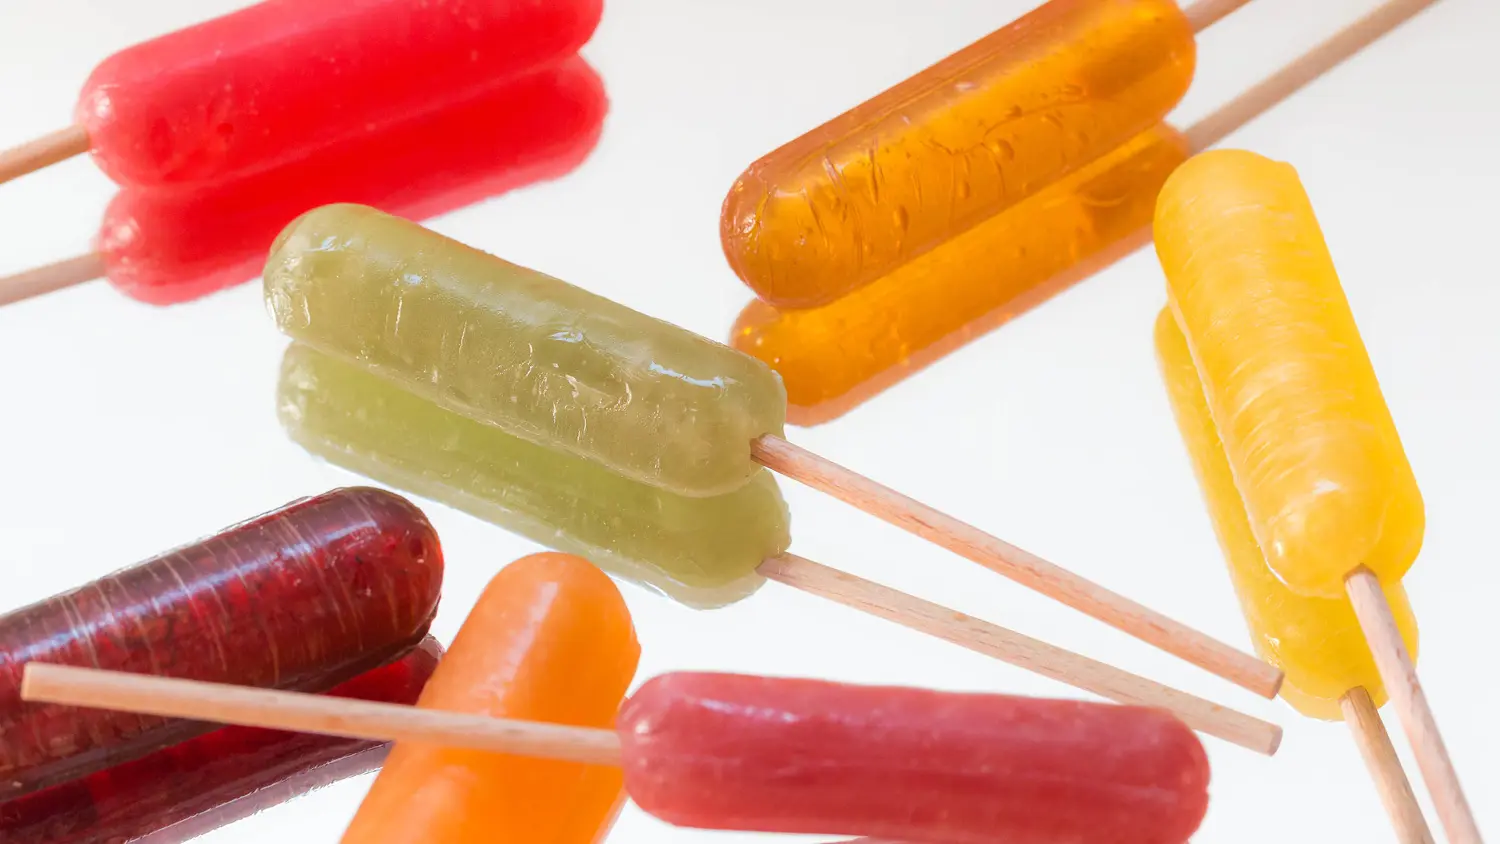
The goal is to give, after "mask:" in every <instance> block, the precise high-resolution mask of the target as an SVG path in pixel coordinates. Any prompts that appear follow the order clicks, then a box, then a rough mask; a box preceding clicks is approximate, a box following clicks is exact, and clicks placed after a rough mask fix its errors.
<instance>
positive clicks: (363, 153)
mask: <svg viewBox="0 0 1500 844" xmlns="http://www.w3.org/2000/svg"><path fill="white" fill-rule="evenodd" d="M607 108H608V103H607V101H606V99H605V95H604V88H603V85H602V83H601V82H600V80H599V76H598V75H597V74H596V73H594V71H593V69H592V68H590V67H589V66H588V64H587V63H586V62H584V61H583V59H580V58H576V57H574V58H570V59H566V60H564V61H563V62H561V63H560V64H557V65H555V66H552V67H549V68H548V69H546V70H543V71H539V72H537V73H533V74H531V75H529V76H525V77H522V78H519V79H515V80H509V81H506V82H503V83H496V84H493V85H490V86H489V87H488V88H485V89H483V90H480V91H477V92H476V93H475V94H474V95H473V96H471V97H469V98H468V99H465V100H462V101H455V102H452V103H448V104H447V105H445V106H443V107H442V108H440V109H438V110H436V111H430V112H425V113H423V114H422V115H420V116H418V117H415V118H412V119H410V120H406V121H403V122H401V123H399V124H397V125H395V126H392V127H390V128H388V129H387V130H386V131H383V132H379V133H374V134H368V135H360V136H357V137H354V138H349V139H346V140H344V141H341V142H339V143H337V144H334V145H332V146H330V147H327V148H325V149H322V150H319V151H318V152H316V153H314V154H312V155H310V156H308V157H306V158H304V159H302V160H300V161H296V162H292V163H290V164H288V165H286V166H283V167H279V168H276V169H275V170H271V171H268V172H265V173H261V174H258V175H256V176H254V177H253V178H248V179H243V180H240V181H238V182H236V183H234V184H232V185H227V186H224V187H222V188H219V189H217V190H212V191H194V192H189V193H169V194H166V195H163V194H162V193H161V192H160V191H152V190H141V189H131V188H127V189H125V190H122V191H121V192H120V193H119V194H117V195H116V196H115V198H114V200H113V201H112V202H110V204H109V208H108V209H107V210H106V211H105V214H104V222H103V223H102V225H101V226H100V229H99V236H98V238H97V240H96V241H95V248H96V249H97V250H98V251H99V254H100V256H101V257H102V258H103V260H104V264H105V274H106V276H107V277H108V279H109V281H110V283H111V284H113V285H114V286H115V287H117V288H119V289H120V290H121V291H122V292H124V293H125V294H126V295H128V296H132V297H134V298H136V299H140V300H142V301H145V302H149V303H152V304H174V303H177V302H183V301H187V300H189V299H193V298H196V297H199V296H202V295H204V294H207V293H211V292H213V291H215V290H219V289H221V288H224V287H228V286H230V285H234V284H239V283H241V282H244V281H247V280H249V279H251V278H254V277H256V276H257V275H258V274H259V273H260V271H261V268H262V267H264V266H265V263H266V252H267V251H268V250H269V249H270V247H271V243H272V242H273V241H274V240H275V239H276V235H278V234H280V233H281V230H282V229H283V228H285V227H286V224H287V223H290V222H291V221H292V220H294V219H296V218H297V216H298V215H299V214H301V213H303V212H304V211H307V210H309V209H311V208H316V207H318V206H320V205H325V204H327V203H330V202H360V203H364V204H366V205H373V206H375V207H378V208H381V209H383V210H385V211H388V212H390V213H392V214H396V215H399V216H402V217H406V218H408V219H423V218H426V217H433V216H436V215H439V214H443V213H446V212H449V211H452V210H454V209H457V208H461V207H463V206H465V205H469V204H471V203H474V202H477V201H479V200H481V199H484V198H487V197H491V196H495V195H497V194H501V193H504V192H506V191H509V190H512V189H514V188H516V187H519V186H521V185H525V184H528V183H531V182H535V181H538V180H542V179H550V178H555V177H557V176H561V175H563V174H564V173H566V172H568V171H569V170H571V169H572V168H573V167H575V166H577V165H578V163H579V162H580V161H582V160H583V158H584V157H585V156H586V155H587V154H588V153H589V151H590V150H592V149H593V147H594V144H595V142H596V141H597V140H598V137H599V132H600V129H601V128H602V126H603V123H604V113H605V111H606V110H607Z"/></svg>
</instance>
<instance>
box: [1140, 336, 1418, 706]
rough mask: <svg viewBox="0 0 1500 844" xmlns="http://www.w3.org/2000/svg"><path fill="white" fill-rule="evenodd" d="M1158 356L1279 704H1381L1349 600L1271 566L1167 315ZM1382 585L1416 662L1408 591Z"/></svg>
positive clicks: (1189, 360)
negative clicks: (1277, 685) (1361, 693)
mask: <svg viewBox="0 0 1500 844" xmlns="http://www.w3.org/2000/svg"><path fill="white" fill-rule="evenodd" d="M1156 355H1157V360H1158V362H1159V364H1160V366H1161V371H1162V380H1163V381H1164V382H1165V384H1166V386H1167V393H1168V396H1169V397H1170V398H1171V404H1172V412H1173V415H1174V416H1175V417H1176V420H1177V426H1178V429H1179V430H1180V431H1181V433H1182V439H1183V442H1184V443H1185V444H1186V446H1187V451H1188V454H1189V456H1190V457H1191V458H1192V462H1193V469H1194V471H1195V473H1196V474H1197V477H1198V485H1199V487H1200V488H1201V489H1202V490H1203V499H1204V503H1205V505H1206V506H1207V508H1208V512H1209V515H1210V516H1211V517H1212V521H1213V526H1214V532H1215V534H1216V535H1217V536H1218V539H1219V546H1220V547H1221V548H1222V550H1223V552H1224V560H1225V562H1226V564H1227V565H1228V567H1229V574H1230V579H1231V581H1232V582H1233V584H1234V590H1235V594H1236V595H1237V596H1238V597H1239V602H1240V610H1241V611H1242V612H1243V613H1244V616H1245V623H1246V625H1247V626H1248V627H1249V628H1250V638H1251V640H1252V641H1253V642H1254V644H1255V652H1256V653H1258V654H1260V656H1261V658H1262V659H1264V660H1266V661H1267V662H1270V663H1273V664H1275V665H1277V666H1279V667H1280V668H1281V670H1283V671H1285V672H1286V682H1285V683H1283V684H1282V686H1281V697H1283V698H1285V699H1286V701H1287V702H1288V703H1290V704H1291V705H1292V706H1293V707H1294V708H1295V709H1296V710H1297V711H1298V712H1301V713H1302V714H1304V715H1309V716H1311V717H1313V718H1322V719H1325V720H1338V719H1339V718H1341V717H1342V710H1341V708H1340V706H1339V699H1340V698H1342V697H1343V696H1344V694H1345V693H1346V692H1348V691H1349V690H1350V689H1352V688H1354V687H1356V686H1362V687H1364V688H1365V689H1366V690H1367V691H1369V693H1370V697H1371V698H1372V699H1373V700H1374V701H1375V705H1376V706H1383V705H1384V704H1385V700H1386V693H1385V686H1384V685H1383V684H1382V683H1381V681H1380V673H1379V671H1377V670H1376V668H1375V658H1374V657H1373V656H1371V654H1370V646H1369V645H1368V644H1367V643H1366V642H1365V637H1364V633H1362V632H1361V631H1360V629H1359V621H1358V619H1356V618H1355V617H1354V607H1353V606H1351V605H1350V603H1349V598H1348V596H1345V595H1339V596H1337V597H1332V598H1325V597H1322V596H1314V595H1299V594H1297V593H1296V592H1294V591H1293V590H1292V589H1291V588H1289V587H1288V586H1287V585H1286V583H1285V582H1283V581H1282V580H1281V579H1280V578H1279V577H1277V575H1276V572H1275V571H1273V570H1271V568H1270V567H1269V566H1268V565H1267V564H1266V558H1265V555H1264V554H1263V553H1262V552H1261V549H1260V544H1259V543H1258V542H1256V540H1255V536H1254V534H1253V532H1252V531H1251V527H1250V523H1249V521H1248V519H1247V517H1246V516H1245V505H1244V503H1243V502H1242V500H1241V499H1240V493H1239V490H1238V489H1237V488H1236V487H1235V484H1234V476H1233V474H1232V473H1231V470H1230V468H1229V464H1228V462H1227V461H1226V458H1225V457H1224V448H1223V446H1222V445H1221V444H1220V442H1219V434H1218V430H1217V429H1216V428H1215V427H1214V420H1213V417H1212V416H1211V415H1210V414H1209V410H1208V407H1207V405H1206V404H1205V403H1204V398H1203V387H1202V385H1201V384H1200V383H1199V381H1198V371H1197V369H1196V368H1195V367H1194V366H1193V359H1192V357H1191V356H1190V355H1189V353H1188V348H1187V343H1186V341H1185V340H1184V339H1183V337H1182V332H1181V331H1180V330H1179V329H1178V328H1177V323H1176V322H1175V321H1174V320H1173V318H1172V314H1171V312H1170V311H1166V310H1163V311H1162V313H1161V315H1160V316H1159V317H1158V318H1157V320H1156ZM1382 586H1383V588H1384V591H1385V595H1386V599H1387V601H1389V602H1390V605H1391V611H1392V612H1393V613H1394V615H1395V616H1396V620H1397V623H1398V624H1399V625H1400V627H1401V633H1402V638H1404V639H1405V640H1406V645H1407V649H1408V650H1409V651H1410V652H1411V653H1412V655H1413V656H1415V655H1416V653H1417V619H1416V616H1415V615H1413V613H1412V610H1411V603H1410V602H1409V601H1408V600H1407V597H1406V590H1405V589H1404V588H1403V587H1402V586H1401V583H1400V582H1399V581H1396V582H1392V583H1386V584H1382Z"/></svg>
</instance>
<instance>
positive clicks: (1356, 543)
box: [1153, 150, 1425, 598]
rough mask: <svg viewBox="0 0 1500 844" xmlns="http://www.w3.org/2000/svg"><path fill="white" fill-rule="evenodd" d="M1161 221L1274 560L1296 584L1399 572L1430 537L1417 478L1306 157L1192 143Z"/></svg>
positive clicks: (1226, 439) (1249, 500)
mask: <svg viewBox="0 0 1500 844" xmlns="http://www.w3.org/2000/svg"><path fill="white" fill-rule="evenodd" d="M1153 230H1154V232H1155V238H1156V253H1157V256H1158V257H1159V258H1160V259H1161V265H1162V269H1163V270H1164V271H1165V272H1166V276H1167V288H1168V301H1169V303H1170V304H1171V307H1172V312H1173V315H1174V316H1175V317H1176V320H1177V325H1178V326H1179V327H1180V328H1181V329H1182V333H1183V335H1184V336H1185V337H1186V338H1187V344H1188V348H1189V349H1190V350H1191V351H1192V356H1193V362H1194V364H1195V365H1196V366H1197V368H1198V378H1199V380H1200V381H1201V382H1202V384H1203V392H1204V394H1205V395H1206V396H1207V398H1208V406H1209V409H1210V411H1211V412H1212V415H1213V420H1214V424H1215V425H1216V426H1217V428H1218V431H1219V436H1220V438H1221V439H1222V440H1223V443H1224V453H1225V455H1226V456H1227V457H1228V458H1229V465H1230V467H1231V468H1232V469H1233V472H1234V482H1235V486H1236V487H1237V488H1238V489H1239V491H1240V496H1241V498H1242V499H1244V502H1245V511H1246V513H1247V514H1248V515H1249V517H1250V526H1251V528H1252V529H1253V530H1254V532H1255V538H1256V540H1257V541H1258V542H1259V543H1260V547H1261V550H1262V551H1264V552H1265V555H1266V562H1267V563H1268V564H1269V565H1270V566H1271V568H1272V569H1273V570H1274V571H1275V572H1276V574H1277V575H1278V576H1279V577H1280V578H1281V579H1282V580H1283V581H1285V582H1286V584H1287V585H1288V586H1289V587H1291V589H1292V590H1293V591H1295V592H1297V593H1299V594H1302V595H1314V596H1318V597H1323V598H1338V597H1341V596H1342V595H1343V594H1344V578H1345V577H1346V576H1347V575H1349V573H1350V572H1353V571H1355V570H1356V569H1358V568H1359V567H1360V566H1364V567H1366V568H1368V569H1369V570H1370V571H1372V572H1374V573H1375V574H1376V575H1377V576H1378V577H1379V578H1380V579H1381V580H1382V581H1383V582H1385V583H1395V582H1397V581H1399V580H1400V579H1401V576H1402V575H1403V574H1405V573H1406V570H1407V569H1409V568H1410V567H1411V565H1412V563H1413V562H1414V561H1415V560H1416V556H1417V552H1418V551H1419V550H1420V549H1421V547H1422V533H1423V527H1424V524H1425V518H1424V511H1423V505H1422V493H1421V492H1420V491H1418V489H1417V482H1416V478H1415V477H1414V476H1413V475H1412V470H1411V465H1410V464H1409V463H1408V462H1407V459H1406V453H1405V452H1404V451H1403V449H1402V447H1401V438H1400V436H1398V435H1397V433H1396V425H1395V423H1394V422H1393V421H1392V420H1391V413H1390V410H1389V408H1387V407H1386V404H1385V399H1384V397H1383V396H1382V395H1381V392H1380V384H1379V383H1378V382H1377V380H1376V378H1375V369H1374V367H1373V366H1372V365H1371V363H1370V356H1369V354H1368V353H1367V352H1366V351H1365V346H1364V342H1363V341H1362V340H1361V339H1360V336H1359V328H1358V327H1357V326H1356V325H1355V324H1354V314H1353V312H1352V311H1351V310H1350V309H1349V302H1348V300H1347V299H1346V298H1345V296H1344V290H1343V287H1341V286H1340V284H1339V278H1338V273H1337V272H1336V271H1335V270H1334V266H1333V258H1332V256H1331V255H1330V254H1329V252H1328V244H1327V243H1325V242H1324V240H1323V231H1322V229H1321V228H1320V227H1319V226H1318V220H1317V218H1316V217H1315V216H1314V214H1313V208H1312V203H1311V201H1310V200H1309V199H1308V196H1307V193H1306V191H1304V190H1303V188H1302V182H1301V180H1299V179H1298V178H1297V171H1296V170H1294V169H1292V167H1291V166H1290V165H1287V164H1283V163H1281V162H1277V161H1272V160H1270V159H1268V158H1263V157H1261V156H1259V155H1256V154H1254V153H1250V152H1243V151H1240V150H1215V151H1212V152H1206V153H1202V154H1200V155H1197V156H1194V157H1193V158H1192V160H1190V161H1188V162H1187V163H1186V164H1184V165H1183V166H1182V167H1180V168H1178V170H1177V172H1176V173H1174V174H1172V177H1171V178H1170V179H1168V180H1167V183H1166V184H1165V185H1164V186H1163V187H1162V190H1161V196H1160V198H1159V199H1158V200H1157V205H1156V217H1155V222H1154V226H1153Z"/></svg>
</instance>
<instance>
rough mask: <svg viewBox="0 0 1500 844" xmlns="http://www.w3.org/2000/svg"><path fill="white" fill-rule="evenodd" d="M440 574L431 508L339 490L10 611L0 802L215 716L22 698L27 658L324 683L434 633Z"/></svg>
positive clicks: (0, 651)
mask: <svg viewBox="0 0 1500 844" xmlns="http://www.w3.org/2000/svg"><path fill="white" fill-rule="evenodd" d="M442 574H443V564H442V552H441V550H439V547H438V540H437V535H436V534H435V533H434V532H433V530H432V526H431V525H430V524H428V522H427V519H426V517H425V516H423V515H422V512H421V511H420V510H418V509H417V508H416V507H415V506H414V505H412V504H411V503H410V502H409V501H407V500H406V499H404V498H401V497H400V496H397V495H392V494H391V493H388V492H383V491H381V490H376V489H367V488H352V489H341V490H335V491H333V492H330V493H326V494H324V495H320V496H318V497H316V498H308V499H302V500H300V501H296V502H293V503H291V504H288V505H287V506H285V507H283V508H281V509H280V510H277V511H275V512H272V513H269V514H267V515H264V516H261V517H259V518H256V519H253V520H251V521H249V522H245V523H243V524H241V525H238V526H236V527H232V528H229V529H228V530H225V531H223V532H221V533H219V534H217V535H215V536H212V537H209V538H208V539H204V540H202V541H200V542H197V543H194V544H192V545H187V546H183V547H182V548H179V549H177V550H175V551H170V552H168V553H166V554H162V555H161V556H158V557H154V558H152V559H150V560H147V561H145V562H143V563H139V564H137V565H134V566H131V567H130V568H127V569H123V570H121V571H119V572H116V573H114V574H111V575H108V576H106V577H103V578H100V579H99V580H96V581H94V582H93V583H90V584H87V585H85V586H82V587H79V588H78V589H74V590H73V591H71V592H65V593H63V594H61V595H57V596H55V597H52V598H49V599H47V600H45V601H41V602H39V603H36V604H32V605H31V606H29V607H23V608H21V609H18V610H15V611H14V612H11V613H8V614H6V615H4V616H0V736H3V737H4V740H3V741H0V800H8V799H11V798H14V797H19V796H21V795H23V794H27V793H30V792H33V791H36V790H38V789H41V788H46V787H48V786H51V785H56V784H59V783H63V782H67V781H68V780H72V779H76V778H78V777H83V776H87V775H88V774H91V773H94V772H96V771H100V770H103V769H105V768H109V767H112V766H114V765H118V764H120V763H122V762H126V761H129V760H131V759H137V758H139V757H141V756H144V755H146V754H147V753H151V752H153V751H156V750H160V749H161V748H163V747H166V746H168V745H172V744H176V743H178V742H181V741H186V740H187V739H189V738H193V737H195V736H199V735H202V734H203V733H205V732H208V731H209V730H211V729H212V728H213V727H212V725H209V724H203V723H199V722H193V721H182V720H176V719H167V718H157V717H154V716H144V715H133V714H130V713H123V712H111V711H108V710H98V709H81V708H77V707H71V706H57V705H48V704H31V703H25V702H23V701H22V700H21V696H20V692H21V676H22V672H23V669H24V668H25V665H26V663H28V662H32V661H37V662H51V663H60V664H63V665H81V666H85V667H97V668H105V669H110V670H115V671H132V672H136V673H140V674H156V675H165V676H169V677H185V678H188V679H195V680H208V681H213V682H219V683H234V684H238V685H246V686H260V687H265V688H279V689H292V690H297V691H309V692H321V691H327V690H328V689H331V688H333V687H334V686H336V685H338V684H339V683H342V682H344V681H346V680H349V679H351V678H353V677H355V676H356V675H358V674H361V673H363V672H365V671H368V670H370V669H372V668H375V667H377V666H379V665H382V664H384V663H386V662H389V661H390V660H392V659H394V658H395V657H397V656H398V655H400V654H402V653H405V652H406V651H408V650H410V649H411V648H412V647H413V646H415V645H416V644H417V643H418V642H419V641H421V639H422V637H424V636H425V635H426V634H427V628H428V625H429V624H430V623H431V621H432V617H433V614H434V613H435V612H436V611H437V602H438V591H439V588H440V585H441V582H442Z"/></svg>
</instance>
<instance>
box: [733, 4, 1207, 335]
mask: <svg viewBox="0 0 1500 844" xmlns="http://www.w3.org/2000/svg"><path fill="white" fill-rule="evenodd" d="M1195 53H1196V50H1195V46H1194V42H1193V27H1192V25H1191V24H1190V22H1189V20H1188V19H1187V17H1185V16H1184V15H1183V13H1182V11H1181V10H1179V9H1178V7H1177V5H1176V3H1174V2H1173V0H1051V2H1049V3H1046V4H1044V5H1042V6H1041V7H1039V8H1038V9H1036V10H1035V11H1033V12H1031V13H1030V14H1028V15H1025V16H1024V17H1021V18H1020V19H1018V20H1016V21H1015V22H1014V23H1012V24H1010V25H1009V26H1007V27H1004V28H1003V29H1000V30H998V31H996V32H994V33H991V34H990V35H988V36H985V37H984V38H982V39H980V40H979V41H977V42H975V43H974V44H971V45H970V46H968V47H966V48H964V49H963V50H960V51H959V52H957V53H954V54H953V55H951V56H949V57H948V58H946V59H944V60H942V61H941V62H938V63H937V64H935V65H933V66H932V67H929V68H927V69H926V70H924V71H922V72H921V73H918V74H917V75H915V76H913V77H911V78H910V79H907V80H906V81H904V82H901V83H900V84H898V85H896V86H895V87H893V88H891V89H889V90H887V91H885V92H884V93H882V94H879V95H878V96H876V97H874V98H872V99H870V100H868V101H866V102H864V103H862V104H861V105H859V106H856V107H855V108H854V109H852V110H850V111H848V112H845V113H844V114H842V115H840V116H838V117H836V118H834V119H833V120H831V121H829V122H828V123H825V124H823V125H822V126H819V127H818V128H816V129H813V130H812V131H810V132H808V133H807V134H805V135H803V136H802V137H800V138H797V139H796V140H794V141H792V142H790V143H788V144H786V145H785V146H782V147H780V148H779V149H777V150H775V151H774V152H771V153H770V154H768V155H766V156H765V157H764V158H761V159H760V160H759V161H756V162H755V163H753V164H751V165H750V167H749V169H747V170H746V171H745V173H744V174H743V175H741V176H740V177H739V179H738V180H737V181H736V182H735V184H734V186H733V187H732V188H731V189H730V191H729V195H728V197H727V198H726V199H725V200H724V209H723V214H722V217H721V220H720V235H721V238H722V241H723V245H724V254H725V256H726V257H727V258H728V259H729V263H730V266H731V267H733V268H734V270H735V272H736V273H737V274H738V275H739V276H740V278H741V279H743V280H744V281H745V282H746V283H747V284H749V285H750V287H751V288H753V289H754V290H755V292H756V293H757V294H758V295H759V296H760V297H761V298H762V299H764V300H765V301H767V302H769V303H771V304H772V305H776V306H778V307H786V308H806V307H813V306H817V305H824V304H827V303H829V302H831V301H833V300H835V299H837V298H839V297H840V296H843V295H844V294H846V293H849V292H850V291H853V290H856V289H858V288H860V287H863V286H864V285H866V284H869V283H870V282H873V281H875V280H876V279H878V278H881V277H883V276H885V275H887V274H888V273H890V272H892V271H893V270H895V269H896V268H897V267H899V266H901V265H902V264H903V263H905V262H907V261H909V260H911V259H913V258H916V257H917V256H919V255H922V254H923V253H925V252H927V251H928V250H931V249H933V248H934V247H936V246H938V245H939V244H941V243H943V242H944V241H945V240H948V239H949V238H952V237H955V236H958V235H961V234H962V233H963V232H965V231H967V230H968V229H970V228H971V227H973V226H975V225H977V224H979V223H982V222H983V221H985V220H987V219H989V218H990V217H993V216H994V215H996V214H999V213H1001V212H1003V211H1005V210H1006V209H1007V208H1009V207H1011V206H1013V205H1014V204H1015V203H1016V202H1018V201H1020V200H1021V199H1024V198H1025V197H1027V196H1030V195H1031V194H1033V193H1035V192H1037V191H1038V190H1041V189H1042V188H1045V187H1046V186H1048V185H1050V184H1052V183H1053V182H1056V181H1057V180H1059V179H1061V178H1063V177H1064V176H1066V175H1067V174H1069V173H1071V172H1073V171H1075V170H1077V169H1078V168H1080V167H1083V166H1085V165H1087V164H1088V163H1089V162H1091V161H1093V160H1094V159H1096V158H1098V157H1099V156H1101V155H1105V154H1106V153H1108V152H1110V151H1111V150H1113V149H1115V148H1116V147H1117V146H1119V145H1120V144H1123V143H1125V142H1126V141H1128V140H1130V139H1131V138H1133V137H1135V136H1136V135H1139V134H1140V133H1141V132H1144V131H1146V130H1147V129H1149V128H1150V127H1151V126H1153V125H1154V124H1155V123H1157V122H1158V121H1159V120H1161V119H1162V118H1163V117H1165V116H1166V115H1167V112H1169V111H1171V109H1172V107H1173V106H1175V105H1176V104H1177V101H1178V100H1179V99H1180V98H1181V97H1182V95H1183V94H1184V93H1185V92H1186V91H1187V88H1188V84H1189V82H1191V80H1192V76H1193V65H1194V60H1195Z"/></svg>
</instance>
